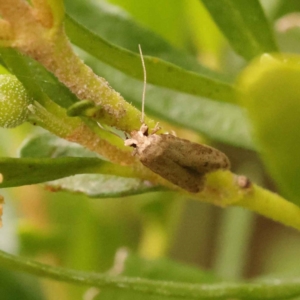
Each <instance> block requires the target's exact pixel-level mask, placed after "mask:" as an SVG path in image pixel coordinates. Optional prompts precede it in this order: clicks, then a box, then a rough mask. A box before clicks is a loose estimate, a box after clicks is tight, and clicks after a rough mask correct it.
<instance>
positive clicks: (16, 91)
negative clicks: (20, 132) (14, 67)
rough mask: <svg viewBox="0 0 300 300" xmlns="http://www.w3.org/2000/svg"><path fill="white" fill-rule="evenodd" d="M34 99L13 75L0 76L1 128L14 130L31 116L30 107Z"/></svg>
mask: <svg viewBox="0 0 300 300" xmlns="http://www.w3.org/2000/svg"><path fill="white" fill-rule="evenodd" d="M32 102H33V99H32V98H31V97H30V96H29V95H28V93H27V91H26V89H25V88H24V86H23V85H22V83H21V82H20V81H19V80H18V79H17V78H16V77H15V76H13V75H8V74H1V75H0V127H5V128H13V127H16V126H19V125H21V124H22V123H24V122H25V121H26V120H27V119H28V116H29V113H30V111H29V110H28V105H29V104H31V103H32Z"/></svg>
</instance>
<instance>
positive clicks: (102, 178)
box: [0, 133, 165, 198]
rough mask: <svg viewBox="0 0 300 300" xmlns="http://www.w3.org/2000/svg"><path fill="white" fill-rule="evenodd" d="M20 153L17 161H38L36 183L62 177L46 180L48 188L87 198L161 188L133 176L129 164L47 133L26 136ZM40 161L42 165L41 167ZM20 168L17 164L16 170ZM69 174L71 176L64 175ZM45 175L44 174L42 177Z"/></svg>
mask: <svg viewBox="0 0 300 300" xmlns="http://www.w3.org/2000/svg"><path fill="white" fill-rule="evenodd" d="M20 155H21V157H23V158H22V159H21V161H22V160H26V159H27V160H29V162H30V161H31V160H34V161H37V162H38V165H37V167H38V170H37V171H36V173H41V175H40V177H38V175H39V174H37V177H38V178H41V181H39V182H45V181H49V180H55V179H58V178H62V179H58V180H55V181H52V182H48V183H47V185H48V186H49V188H50V189H51V190H52V191H54V190H60V191H61V190H65V191H69V192H76V193H83V194H85V195H87V196H89V197H97V198H108V197H121V196H125V195H135V194H140V193H145V192H150V191H158V190H165V189H164V188H163V187H159V186H155V185H153V184H151V183H150V182H148V181H144V180H141V179H136V178H135V177H136V174H134V172H133V171H132V169H131V168H130V167H122V166H119V165H114V164H112V163H110V162H107V161H104V160H102V159H100V158H99V156H98V155H97V154H95V153H93V152H90V151H89V150H87V149H85V148H83V147H82V146H80V145H78V144H75V143H70V142H68V141H66V140H63V139H60V138H57V137H55V136H54V135H51V134H49V133H46V134H41V135H37V136H34V137H32V138H30V139H28V140H27V141H26V143H25V144H24V145H23V147H22V149H21V150H20ZM48 157H51V158H48ZM16 160H17V159H16ZM47 162H49V163H51V162H52V163H53V165H50V167H48V165H47ZM16 163H17V162H16ZM42 163H44V164H45V165H44V166H43V165H42ZM25 167H26V166H25ZM43 167H44V168H43ZM21 169H22V168H19V167H18V170H21ZM1 170H2V168H1V164H0V172H2V171H1ZM25 171H26V170H25ZM30 171H31V169H30ZM9 172H12V171H9ZM18 172H19V171H18ZM44 172H45V174H44ZM49 173H50V174H49ZM9 174H10V173H9ZM27 174H28V172H27ZM75 174H82V175H75ZM22 175H23V177H24V174H20V177H22ZM31 175H35V173H32V172H31V173H30V177H31ZM53 175H54V176H53ZM70 175H75V176H72V177H66V176H70ZM45 176H48V177H47V178H45ZM51 176H52V177H51ZM55 176H56V177H55ZM26 177H27V176H26ZM28 177H29V176H28ZM63 177H66V178H63ZM4 178H5V177H4ZM21 179H22V178H20V180H21ZM12 180H13V179H12ZM23 180H27V181H28V180H30V179H29V178H27V179H26V178H24V179H23ZM36 180H38V179H36ZM4 183H5V182H3V184H4ZM18 183H19V182H18ZM35 183H37V182H35ZM27 184H28V183H27ZM17 185H20V184H17ZM0 186H1V185H0Z"/></svg>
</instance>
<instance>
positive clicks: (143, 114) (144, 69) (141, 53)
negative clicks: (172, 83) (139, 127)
mask: <svg viewBox="0 0 300 300" xmlns="http://www.w3.org/2000/svg"><path fill="white" fill-rule="evenodd" d="M139 51H140V56H141V61H142V66H143V72H144V87H143V96H142V117H141V123H142V124H144V119H145V95H146V84H147V73H146V67H145V62H144V57H143V52H142V47H141V45H140V44H139Z"/></svg>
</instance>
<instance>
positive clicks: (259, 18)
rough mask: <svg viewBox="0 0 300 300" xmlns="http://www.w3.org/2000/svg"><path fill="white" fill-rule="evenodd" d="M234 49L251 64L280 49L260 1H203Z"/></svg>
mask: <svg viewBox="0 0 300 300" xmlns="http://www.w3.org/2000/svg"><path fill="white" fill-rule="evenodd" d="M201 1H202V2H203V4H204V5H205V6H206V8H207V9H208V11H209V12H210V14H211V16H212V18H213V19H214V20H215V22H216V24H217V25H218V26H219V28H220V30H221V31H222V32H223V34H224V35H225V36H226V38H227V39H228V41H229V43H230V44H231V46H232V48H233V49H234V50H235V51H236V52H237V53H238V54H239V55H241V56H242V57H244V58H245V59H247V60H250V59H252V58H253V57H255V56H258V55H261V54H263V53H265V52H276V51H278V50H277V46H276V43H275V40H274V37H273V33H272V31H271V29H270V25H269V23H268V21H267V19H266V17H265V15H264V12H263V10H262V7H261V5H260V3H259V1H258V0H248V1H241V0H201Z"/></svg>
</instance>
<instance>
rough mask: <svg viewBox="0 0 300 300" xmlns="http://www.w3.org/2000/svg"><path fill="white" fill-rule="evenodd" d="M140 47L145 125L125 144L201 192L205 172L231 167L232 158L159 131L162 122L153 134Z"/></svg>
mask: <svg viewBox="0 0 300 300" xmlns="http://www.w3.org/2000/svg"><path fill="white" fill-rule="evenodd" d="M139 51H140V55H141V60H142V65H143V71H144V89H143V99H142V118H141V122H142V126H141V128H140V130H138V131H132V132H131V138H130V139H127V140H125V145H126V146H130V147H133V148H135V150H134V152H133V155H136V156H137V157H138V158H139V160H140V162H141V163H142V164H143V165H144V166H146V167H147V168H149V169H150V170H152V171H153V172H154V173H156V174H158V175H160V176H161V177H163V178H165V179H167V180H169V181H170V182H172V183H173V184H175V185H177V186H179V187H181V188H183V189H185V190H187V191H189V192H192V193H197V192H200V191H201V190H202V189H203V187H204V183H205V175H206V174H207V173H209V172H212V171H216V170H218V169H229V168H230V162H229V159H228V158H227V156H226V155H225V154H224V153H222V152H221V151H219V150H217V149H215V148H212V147H209V146H206V145H201V144H197V143H193V142H190V141H188V140H185V139H181V138H178V137H176V136H175V135H173V134H156V132H157V131H158V130H159V127H158V126H156V127H155V128H154V130H153V131H152V132H151V133H150V134H149V130H148V126H147V125H146V124H145V123H144V103H145V91H146V68H145V63H144V59H143V54H142V50H141V47H140V45H139Z"/></svg>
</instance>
